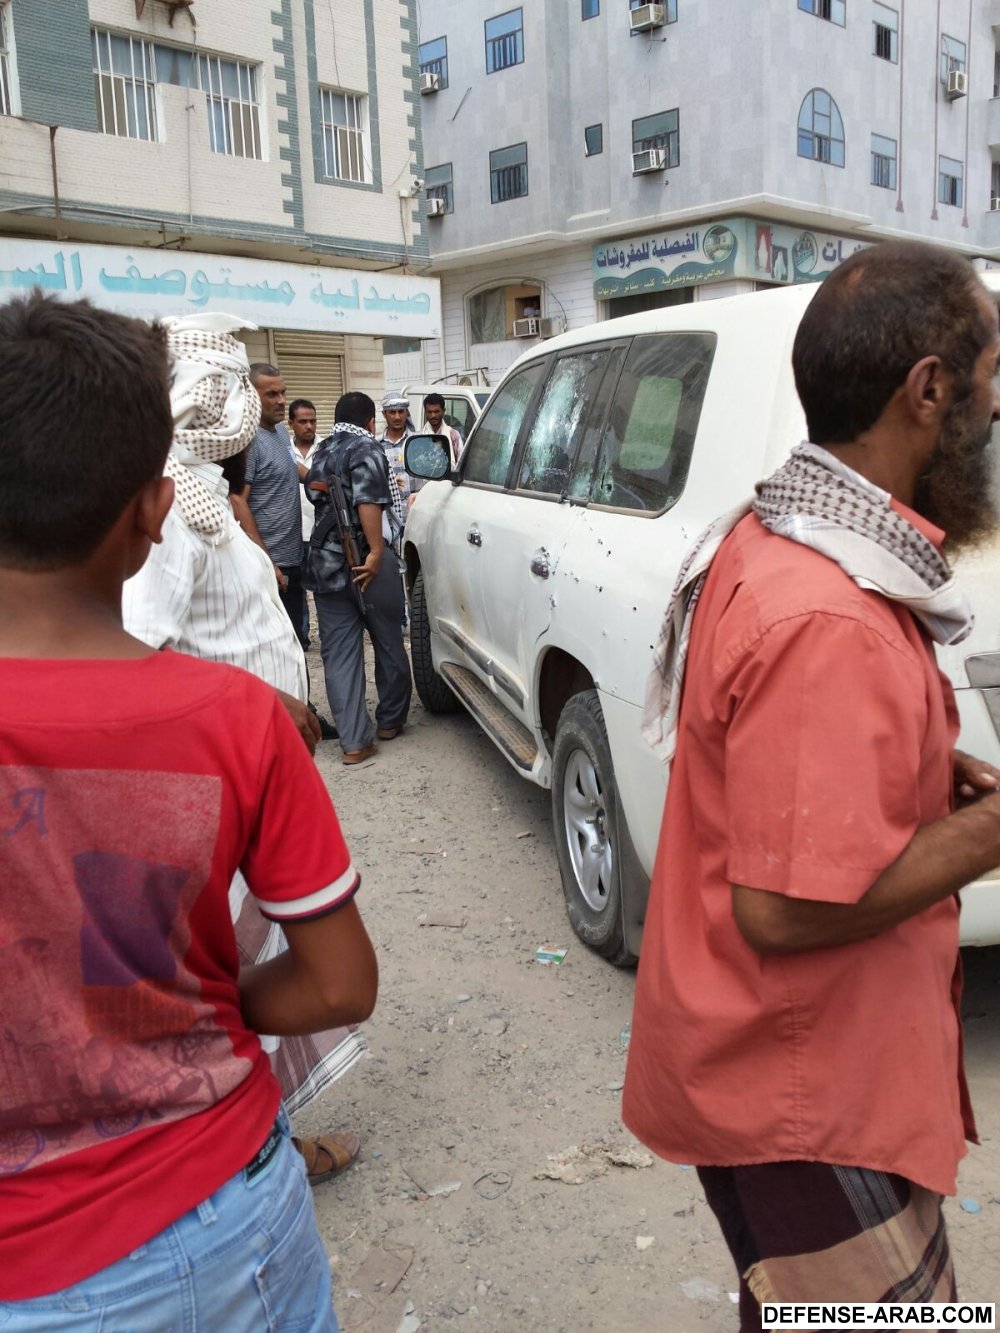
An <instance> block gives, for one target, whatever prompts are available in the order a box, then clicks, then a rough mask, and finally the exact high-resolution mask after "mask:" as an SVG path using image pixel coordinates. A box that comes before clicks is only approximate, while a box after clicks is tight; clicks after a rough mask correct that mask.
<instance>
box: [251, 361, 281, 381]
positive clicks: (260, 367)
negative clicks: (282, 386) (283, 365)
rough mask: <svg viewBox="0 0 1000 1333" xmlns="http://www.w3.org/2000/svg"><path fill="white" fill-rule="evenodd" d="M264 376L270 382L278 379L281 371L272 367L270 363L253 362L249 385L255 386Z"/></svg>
mask: <svg viewBox="0 0 1000 1333" xmlns="http://www.w3.org/2000/svg"><path fill="white" fill-rule="evenodd" d="M265 376H266V377H267V378H268V379H271V380H273V379H280V378H281V371H280V370H279V369H278V367H277V366H272V365H271V363H270V361H254V362H253V363H252V365H251V366H250V383H251V384H256V383H257V381H258V380H259V379H263V378H264V377H265Z"/></svg>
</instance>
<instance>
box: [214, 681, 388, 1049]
mask: <svg viewBox="0 0 1000 1333" xmlns="http://www.w3.org/2000/svg"><path fill="white" fill-rule="evenodd" d="M234 675H235V673H234ZM234 689H238V690H240V691H242V694H243V696H244V697H243V698H242V699H239V700H238V705H239V706H240V707H241V709H242V711H243V712H244V713H246V714H247V715H250V714H252V712H253V711H254V709H255V708H256V707H258V706H259V705H260V704H261V703H264V702H265V701H268V700H269V701H270V709H271V726H270V731H269V733H268V734H266V735H265V736H264V737H263V740H262V743H261V744H260V745H259V746H257V745H256V744H255V748H254V750H253V772H254V773H256V774H257V791H256V797H255V801H256V814H255V818H254V823H253V825H252V828H251V829H250V833H249V839H248V842H247V845H246V849H245V851H244V854H243V857H242V860H241V865H240V868H241V870H242V871H243V874H244V876H245V877H246V882H247V887H248V888H249V890H250V893H251V894H252V895H253V898H254V900H255V901H256V903H257V906H258V907H259V908H260V911H261V912H262V914H263V915H264V917H265V918H266V919H267V920H269V921H274V922H277V923H278V925H280V926H281V928H282V930H283V931H284V933H285V938H286V940H287V941H288V952H287V953H283V954H281V955H280V956H279V957H277V958H273V959H271V960H269V961H268V962H266V963H258V964H255V965H251V966H249V967H245V968H241V969H240V974H239V997H240V1008H241V1012H242V1014H243V1017H244V1020H245V1022H246V1024H247V1026H248V1027H249V1028H251V1029H252V1030H254V1031H256V1032H266V1033H269V1034H273V1035H275V1036H296V1035H302V1034H306V1033H310V1032H323V1031H325V1030H326V1029H328V1028H331V1027H342V1026H344V1025H345V1024H348V1023H355V1022H360V1021H361V1020H362V1019H363V1018H366V1017H367V1016H368V1014H370V1013H371V1011H372V1007H373V1006H374V1004H375V995H376V991H377V989H378V969H377V967H376V963H375V955H374V951H373V949H372V945H371V941H370V940H369V938H368V934H367V932H366V931H365V928H364V925H363V924H362V921H361V917H360V915H359V913H358V909H357V907H356V906H355V904H354V895H355V893H356V892H357V889H358V884H359V877H358V874H357V871H356V870H355V868H354V866H353V865H352V863H351V856H350V852H349V851H348V849H347V846H346V844H345V842H344V838H343V834H342V833H341V830H340V823H339V821H338V819H337V815H336V812H335V811H334V808H333V804H332V802H331V800H330V795H329V793H328V791H327V790H326V786H325V784H324V782H323V779H322V777H321V776H320V774H319V771H318V770H317V768H316V765H315V764H314V763H313V762H312V760H311V759H309V758H308V756H307V755H306V754H305V752H304V751H303V749H302V743H301V741H300V740H299V738H298V736H297V735H296V734H295V730H294V727H293V724H292V722H291V720H290V719H289V717H288V714H287V713H286V712H285V710H284V708H283V707H282V706H281V704H280V703H279V702H278V700H277V699H276V698H275V695H274V692H273V691H272V690H270V689H268V687H267V686H265V685H263V683H262V682H260V681H257V680H254V679H252V678H249V677H248V678H246V679H243V680H237V681H236V682H235V684H234ZM258 765H259V767H258ZM293 826H294V827H295V828H296V837H295V838H294V839H293V840H290V839H289V836H288V830H289V829H290V828H291V827H293Z"/></svg>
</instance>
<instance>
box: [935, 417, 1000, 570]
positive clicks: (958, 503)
mask: <svg viewBox="0 0 1000 1333" xmlns="http://www.w3.org/2000/svg"><path fill="white" fill-rule="evenodd" d="M995 465H996V454H995V449H994V446H993V444H992V442H991V429H990V426H989V425H988V426H987V427H986V428H985V429H984V428H983V424H982V422H981V421H975V420H973V419H972V418H971V417H970V415H969V400H968V398H963V399H962V400H960V401H959V402H956V403H953V404H952V406H951V407H950V408H949V410H948V413H947V415H946V417H945V419H944V422H943V424H942V426H941V439H940V440H939V441H938V445H937V448H936V449H935V450H934V453H933V455H932V457H931V461H930V462H929V463H928V465H927V467H926V469H925V470H924V472H923V474H922V476H921V477H920V478H919V479H918V480H917V486H916V491H915V495H914V503H913V507H914V509H915V510H916V511H917V513H918V514H922V515H923V517H924V518H926V519H929V520H930V522H931V523H933V524H934V525H935V526H936V527H939V528H943V529H944V531H945V534H946V540H945V549H946V550H947V551H948V553H949V554H952V555H953V554H955V553H956V552H958V551H965V550H969V549H970V548H973V547H976V546H980V545H982V543H983V542H985V541H986V540H988V539H989V538H990V537H993V536H994V535H995V533H996V529H997V525H998V522H1000V516H998V513H997V499H996V493H995V489H994V488H995V484H996V482H995V478H994V469H995Z"/></svg>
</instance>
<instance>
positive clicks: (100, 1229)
mask: <svg viewBox="0 0 1000 1333" xmlns="http://www.w3.org/2000/svg"><path fill="white" fill-rule="evenodd" d="M289 830H294V833H291V834H290V832H289ZM237 868H240V869H242V871H243V874H244V875H245V877H246V880H247V883H248V884H249V886H250V890H251V892H252V893H253V895H254V897H255V899H256V901H257V903H258V905H259V906H260V908H261V911H262V912H263V913H264V915H265V916H268V917H269V918H271V919H272V920H278V921H297V920H303V919H307V918H308V917H310V916H315V915H321V914H322V913H324V912H328V911H330V910H331V909H333V908H335V907H337V906H338V905H340V904H342V903H344V902H346V901H348V900H349V899H350V897H351V896H352V895H353V894H354V892H355V890H356V888H357V883H358V879H357V875H356V874H355V872H354V870H353V868H352V866H351V861H350V857H349V855H348V852H347V848H346V846H345V845H344V840H343V838H342V836H341V832H340V826H339V824H338V822H337V817H336V814H335V813H334V810H333V806H332V804H331V802H330V798H329V796H328V794H327V791H326V788H325V787H324V785H323V782H322V779H321V778H320V775H319V773H318V771H317V769H316V766H315V765H314V764H313V762H312V760H311V759H310V757H309V754H308V752H307V751H306V749H305V746H304V745H303V744H302V740H301V738H300V737H299V735H298V733H297V731H296V729H295V727H294V725H293V724H292V722H291V719H290V718H289V716H288V714H287V712H286V710H285V708H284V706H283V705H282V704H281V702H280V700H279V699H278V697H277V695H276V694H275V693H274V691H273V690H272V689H270V687H268V686H267V685H265V684H263V683H262V682H261V681H259V680H257V679H256V678H255V677H253V676H250V675H248V674H247V673H245V672H242V671H238V670H236V669H234V668H231V667H226V666H219V665H217V664H214V663H208V662H199V661H196V660H195V659H194V658H189V657H184V656H181V655H180V654H175V653H170V652H164V653H157V654H154V655H152V656H150V657H146V658H141V659H138V660H132V661H118V660H115V661H97V660H93V661H91V660H87V661H74V660H67V661H33V660H18V659H2V660H0V1015H2V1017H0V1299H4V1300H22V1299H26V1298H29V1297H32V1296H39V1295H46V1294H49V1293H51V1292H53V1291H59V1290H61V1289H62V1288H64V1287H66V1286H69V1285H71V1284H72V1283H74V1282H77V1281H79V1280H81V1279H82V1278H84V1277H87V1276H90V1275H91V1274H93V1273H96V1272H98V1271H99V1270H100V1269H102V1268H104V1267H106V1266H107V1265H108V1264H110V1263H113V1262H114V1261H115V1260H117V1259H120V1258H122V1257H123V1256H124V1255H126V1254H128V1253H130V1252H131V1251H132V1250H133V1249H135V1248H136V1247H137V1246H138V1245H141V1244H142V1243H143V1242H145V1241H147V1240H149V1239H150V1238H151V1237H153V1236H154V1235H156V1234H157V1232H159V1231H161V1230H162V1229H163V1228H164V1227H165V1226H167V1225H169V1223H171V1222H173V1221H175V1220H176V1219H177V1218H178V1217H180V1216H182V1215H183V1214H184V1213H185V1212H187V1211H189V1210H190V1209H191V1208H193V1207H194V1206H195V1205H196V1204H198V1203H199V1202H201V1200H202V1199H204V1198H206V1197H207V1196H208V1195H210V1194H211V1193H213V1192H214V1191H215V1190H216V1189H218V1188H219V1186H220V1185H222V1184H223V1183H224V1182H225V1181H226V1180H228V1179H229V1178H230V1177H231V1176H233V1175H234V1174H235V1173H236V1172H237V1171H238V1170H239V1169H240V1168H241V1167H243V1166H245V1165H246V1163H247V1162H248V1161H249V1160H250V1159H251V1158H252V1157H253V1156H254V1154H255V1153H256V1152H257V1150H258V1149H259V1148H260V1146H261V1144H262V1143H263V1141H264V1139H265V1138H266V1137H267V1134H268V1131H269V1129H270V1126H271V1124H272V1122H273V1120H274V1117H275V1114H276V1113H277V1109H278V1104H279V1100H280V1092H279V1089H278V1084H277V1082H276V1081H275V1079H274V1076H273V1074H272V1073H271V1066H270V1062H269V1060H268V1058H267V1056H266V1055H265V1054H264V1052H263V1051H262V1049H261V1046H260V1042H259V1041H258V1039H257V1037H256V1035H255V1034H254V1033H252V1032H250V1031H249V1030H248V1029H247V1028H246V1026H245V1025H244V1023H243V1020H242V1017H241V1015H240V1008H239V994H238V990H237V977H238V972H239V961H238V957H237V949H236V940H235V936H234V933H233V926H232V922H231V919H230V911H229V886H230V882H231V880H232V878H233V874H234V872H235V871H236V869H237Z"/></svg>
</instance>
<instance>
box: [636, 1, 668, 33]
mask: <svg viewBox="0 0 1000 1333" xmlns="http://www.w3.org/2000/svg"><path fill="white" fill-rule="evenodd" d="M666 21H667V9H666V6H665V5H640V6H639V8H638V9H632V10H630V11H629V16H628V26H629V31H630V32H649V31H650V30H651V29H652V28H662V27H663V25H664V23H666Z"/></svg>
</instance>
